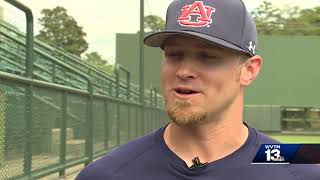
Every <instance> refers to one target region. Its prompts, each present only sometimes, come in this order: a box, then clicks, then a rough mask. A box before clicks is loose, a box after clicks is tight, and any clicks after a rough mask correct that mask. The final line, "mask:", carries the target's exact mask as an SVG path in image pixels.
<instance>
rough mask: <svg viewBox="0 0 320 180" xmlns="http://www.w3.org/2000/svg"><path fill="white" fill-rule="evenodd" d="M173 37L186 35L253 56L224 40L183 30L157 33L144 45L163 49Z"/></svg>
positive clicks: (146, 40)
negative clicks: (164, 44)
mask: <svg viewBox="0 0 320 180" xmlns="http://www.w3.org/2000/svg"><path fill="white" fill-rule="evenodd" d="M172 35H186V36H191V37H196V38H199V39H202V40H205V41H208V42H209V43H215V44H217V45H221V46H223V47H226V48H230V49H233V50H235V51H238V52H241V53H245V54H247V55H250V56H253V55H252V54H251V53H250V52H249V51H246V50H244V49H242V48H240V47H238V46H236V45H234V44H232V43H230V42H228V41H225V40H222V39H220V38H217V37H213V36H209V35H206V34H202V33H198V32H194V31H182V30H179V31H168V30H167V31H166V30H165V31H160V32H155V33H152V34H150V35H148V36H146V37H145V38H144V44H145V45H147V46H151V47H161V48H163V43H164V42H165V40H166V39H167V38H168V37H170V36H172Z"/></svg>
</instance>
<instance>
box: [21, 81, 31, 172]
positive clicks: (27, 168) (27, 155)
mask: <svg viewBox="0 0 320 180" xmlns="http://www.w3.org/2000/svg"><path fill="white" fill-rule="evenodd" d="M32 97H33V94H32V85H31V84H29V85H28V86H27V87H26V90H25V120H26V124H25V147H24V148H25V149H24V163H23V172H24V176H28V177H30V176H31V164H32Z"/></svg>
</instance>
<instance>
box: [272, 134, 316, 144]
mask: <svg viewBox="0 0 320 180" xmlns="http://www.w3.org/2000/svg"><path fill="white" fill-rule="evenodd" d="M270 136H271V137H272V138H274V139H276V140H278V141H280V142H282V143H294V144H300V143H303V144H307V143H312V144H320V135H315V136H309V135H308V136H307V135H306V136H305V135H300V136H299V135H270Z"/></svg>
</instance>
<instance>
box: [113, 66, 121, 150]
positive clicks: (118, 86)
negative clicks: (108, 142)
mask: <svg viewBox="0 0 320 180" xmlns="http://www.w3.org/2000/svg"><path fill="white" fill-rule="evenodd" d="M114 72H115V75H116V97H117V98H119V97H120V92H119V91H120V76H119V65H118V64H116V66H115V68H114ZM116 114H117V117H116V121H117V141H116V142H117V146H120V104H119V102H117V109H116Z"/></svg>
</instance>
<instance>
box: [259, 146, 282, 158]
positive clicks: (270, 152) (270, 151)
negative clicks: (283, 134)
mask: <svg viewBox="0 0 320 180" xmlns="http://www.w3.org/2000/svg"><path fill="white" fill-rule="evenodd" d="M264 146H265V149H266V151H264V153H265V154H266V159H267V161H268V162H283V161H285V159H284V157H283V156H281V145H264Z"/></svg>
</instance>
